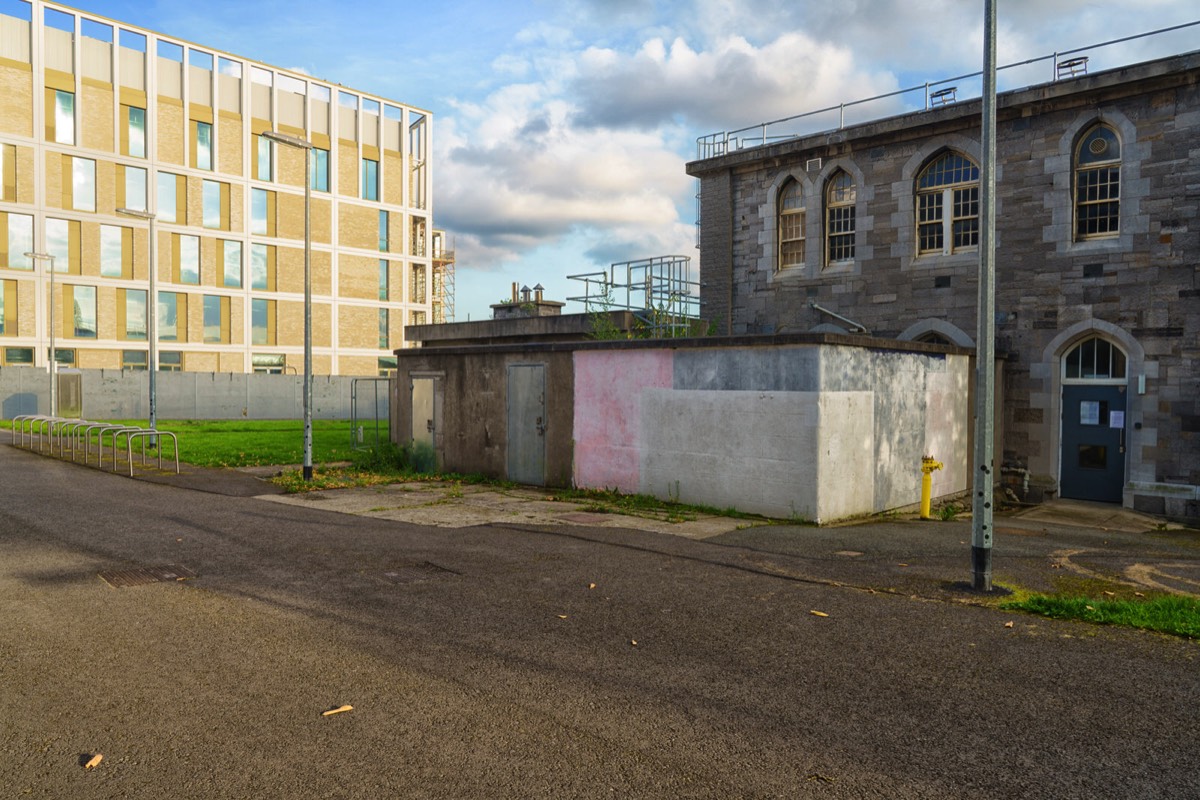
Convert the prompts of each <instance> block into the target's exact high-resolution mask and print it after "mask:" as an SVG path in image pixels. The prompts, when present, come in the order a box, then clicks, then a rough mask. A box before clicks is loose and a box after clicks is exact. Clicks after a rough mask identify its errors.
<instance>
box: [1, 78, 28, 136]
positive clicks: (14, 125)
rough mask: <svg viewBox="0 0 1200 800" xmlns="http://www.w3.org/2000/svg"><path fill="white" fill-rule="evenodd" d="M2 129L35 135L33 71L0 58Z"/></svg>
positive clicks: (20, 134)
mask: <svg viewBox="0 0 1200 800" xmlns="http://www.w3.org/2000/svg"><path fill="white" fill-rule="evenodd" d="M0 131H3V132H4V133H14V134H16V135H18V136H32V135H33V71H32V70H31V69H29V67H28V66H18V65H16V64H14V63H13V62H11V61H6V60H0Z"/></svg>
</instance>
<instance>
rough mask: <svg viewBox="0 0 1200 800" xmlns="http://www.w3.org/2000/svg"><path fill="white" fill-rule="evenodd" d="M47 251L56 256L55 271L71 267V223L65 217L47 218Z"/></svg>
mask: <svg viewBox="0 0 1200 800" xmlns="http://www.w3.org/2000/svg"><path fill="white" fill-rule="evenodd" d="M46 252H47V253H48V254H49V255H51V256H53V257H54V271H55V272H69V271H70V269H71V224H70V223H69V222H67V221H66V220H65V219H47V220H46Z"/></svg>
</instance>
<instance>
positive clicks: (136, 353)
mask: <svg viewBox="0 0 1200 800" xmlns="http://www.w3.org/2000/svg"><path fill="white" fill-rule="evenodd" d="M149 360H150V359H149V356H148V355H147V353H146V351H145V350H122V351H121V369H128V370H133V371H135V372H141V371H144V370H145V369H146V364H147V362H148V361H149Z"/></svg>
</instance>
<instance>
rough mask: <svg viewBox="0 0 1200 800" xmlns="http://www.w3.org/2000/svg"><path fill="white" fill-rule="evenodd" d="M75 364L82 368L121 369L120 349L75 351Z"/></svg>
mask: <svg viewBox="0 0 1200 800" xmlns="http://www.w3.org/2000/svg"><path fill="white" fill-rule="evenodd" d="M75 366H77V367H79V368H80V369H120V368H121V351H120V350H108V349H105V350H84V349H82V348H81V349H78V350H76V351H75Z"/></svg>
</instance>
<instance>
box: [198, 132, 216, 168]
mask: <svg viewBox="0 0 1200 800" xmlns="http://www.w3.org/2000/svg"><path fill="white" fill-rule="evenodd" d="M196 169H208V170H211V169H212V125H211V124H210V123H207V122H197V123H196Z"/></svg>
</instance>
